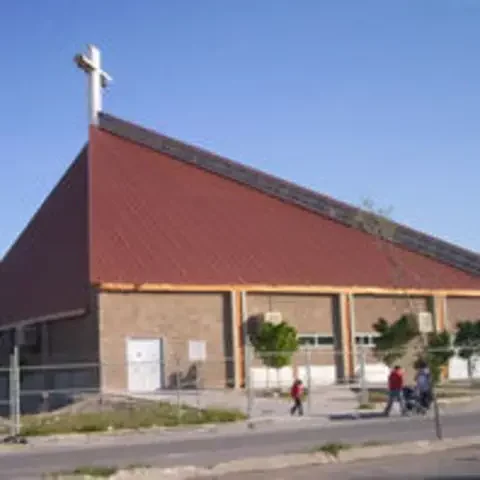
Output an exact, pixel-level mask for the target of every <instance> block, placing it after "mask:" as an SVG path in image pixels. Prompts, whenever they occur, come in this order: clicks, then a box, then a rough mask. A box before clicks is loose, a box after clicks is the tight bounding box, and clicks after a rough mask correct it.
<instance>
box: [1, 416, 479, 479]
mask: <svg viewBox="0 0 480 480" xmlns="http://www.w3.org/2000/svg"><path fill="white" fill-rule="evenodd" d="M479 420H480V413H479V412H466V413H457V414H452V415H449V416H445V417H444V419H443V423H444V434H445V436H446V437H459V436H466V435H468V436H470V435H478V425H479ZM432 438H434V429H433V421H432V419H431V418H419V417H415V418H400V417H398V418H390V419H377V420H353V421H352V420H350V421H344V422H339V423H337V424H335V423H332V424H330V426H323V427H321V428H319V427H318V426H316V427H314V428H299V429H291V430H283V431H252V432H238V433H230V434H212V433H204V434H200V433H199V434H192V435H190V436H188V435H184V436H183V437H180V436H173V437H169V436H165V435H162V436H160V435H159V436H158V437H156V438H154V437H152V436H151V435H150V436H149V437H148V438H146V440H145V442H144V443H142V442H141V441H139V440H137V441H136V442H135V443H131V442H129V441H128V439H122V438H120V439H117V440H116V442H115V443H111V442H110V443H107V444H106V445H105V446H103V447H102V446H101V445H98V444H97V445H94V446H92V445H90V446H88V445H84V446H77V447H74V446H66V447H64V448H59V447H56V448H54V449H53V448H52V447H50V448H43V449H40V448H38V449H35V450H33V451H26V452H22V453H8V454H7V453H3V454H1V455H0V465H1V468H0V479H2V480H6V479H20V478H22V479H24V478H38V475H39V474H42V473H46V472H56V471H59V470H69V469H73V468H75V467H78V466H82V465H107V466H125V465H131V464H139V463H141V464H147V465H155V466H172V465H191V464H195V465H201V466H208V465H212V464H215V463H218V462H224V461H228V460H234V459H239V458H245V457H254V456H264V455H272V454H281V453H287V452H305V451H308V450H310V449H311V448H312V447H314V446H319V445H321V444H323V443H326V442H332V441H337V442H344V443H362V442H366V441H377V442H386V443H392V442H401V441H408V440H420V439H432ZM405 478H407V477H405Z"/></svg>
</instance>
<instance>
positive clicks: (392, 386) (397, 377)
mask: <svg viewBox="0 0 480 480" xmlns="http://www.w3.org/2000/svg"><path fill="white" fill-rule="evenodd" d="M403 387H404V384H403V372H402V369H401V368H400V366H399V365H396V366H395V367H394V368H393V370H392V371H391V372H390V375H389V376H388V401H387V405H386V406H385V411H384V413H385V416H387V417H388V416H389V415H390V410H391V408H392V405H393V402H398V404H399V405H400V410H401V412H402V415H405V413H406V408H405V401H404V399H403Z"/></svg>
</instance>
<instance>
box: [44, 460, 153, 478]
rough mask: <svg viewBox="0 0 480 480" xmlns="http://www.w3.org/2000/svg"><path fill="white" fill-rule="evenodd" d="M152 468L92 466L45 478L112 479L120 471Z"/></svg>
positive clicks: (139, 466) (145, 466)
mask: <svg viewBox="0 0 480 480" xmlns="http://www.w3.org/2000/svg"><path fill="white" fill-rule="evenodd" d="M146 468H150V466H147V465H141V464H139V465H129V466H128V467H121V468H120V467H105V466H103V467H102V466H97V467H95V466H91V467H77V468H75V469H74V470H71V471H68V472H58V473H51V474H48V475H44V478H50V479H58V478H64V477H72V476H73V477H75V476H78V477H92V478H110V477H111V476H113V475H115V474H116V473H118V472H119V471H120V470H141V469H146Z"/></svg>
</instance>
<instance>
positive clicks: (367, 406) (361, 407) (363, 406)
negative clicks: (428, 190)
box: [358, 402, 375, 410]
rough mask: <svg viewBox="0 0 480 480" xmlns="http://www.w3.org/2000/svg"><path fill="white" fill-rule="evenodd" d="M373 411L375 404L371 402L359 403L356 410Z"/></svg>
mask: <svg viewBox="0 0 480 480" xmlns="http://www.w3.org/2000/svg"><path fill="white" fill-rule="evenodd" d="M374 409H375V404H374V403H371V402H367V403H361V404H360V405H359V406H358V410H374Z"/></svg>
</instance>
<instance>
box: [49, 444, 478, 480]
mask: <svg viewBox="0 0 480 480" xmlns="http://www.w3.org/2000/svg"><path fill="white" fill-rule="evenodd" d="M472 446H480V436H475V437H461V438H447V439H444V440H442V441H439V440H435V441H429V440H423V441H414V442H403V443H397V444H391V445H381V446H358V447H352V448H351V449H345V450H341V451H340V452H339V453H338V454H337V455H332V454H329V453H324V452H314V453H301V454H287V455H275V456H270V457H253V458H246V459H242V460H233V461H230V462H224V463H219V464H217V465H215V466H213V467H210V468H204V467H197V466H194V465H189V466H178V467H170V468H140V469H138V470H131V471H129V470H120V471H118V472H117V473H116V474H114V475H113V476H111V477H110V478H111V479H112V480H114V479H116V480H120V479H122V480H134V479H137V478H138V479H143V480H157V479H159V478H161V479H165V480H167V479H170V480H187V479H192V478H202V477H210V478H211V477H213V478H218V477H221V476H223V475H227V474H230V473H247V472H260V471H275V470H281V469H285V468H292V467H303V466H312V465H326V464H331V463H353V462H356V461H360V460H374V459H378V458H381V459H385V458H389V457H390V458H391V457H397V456H402V455H423V454H425V453H433V452H442V451H446V450H451V449H458V448H464V447H472ZM54 478H56V479H57V480H66V479H67V478H70V479H78V480H79V479H86V478H92V477H88V476H75V475H73V476H72V475H65V476H55V477H54Z"/></svg>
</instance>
